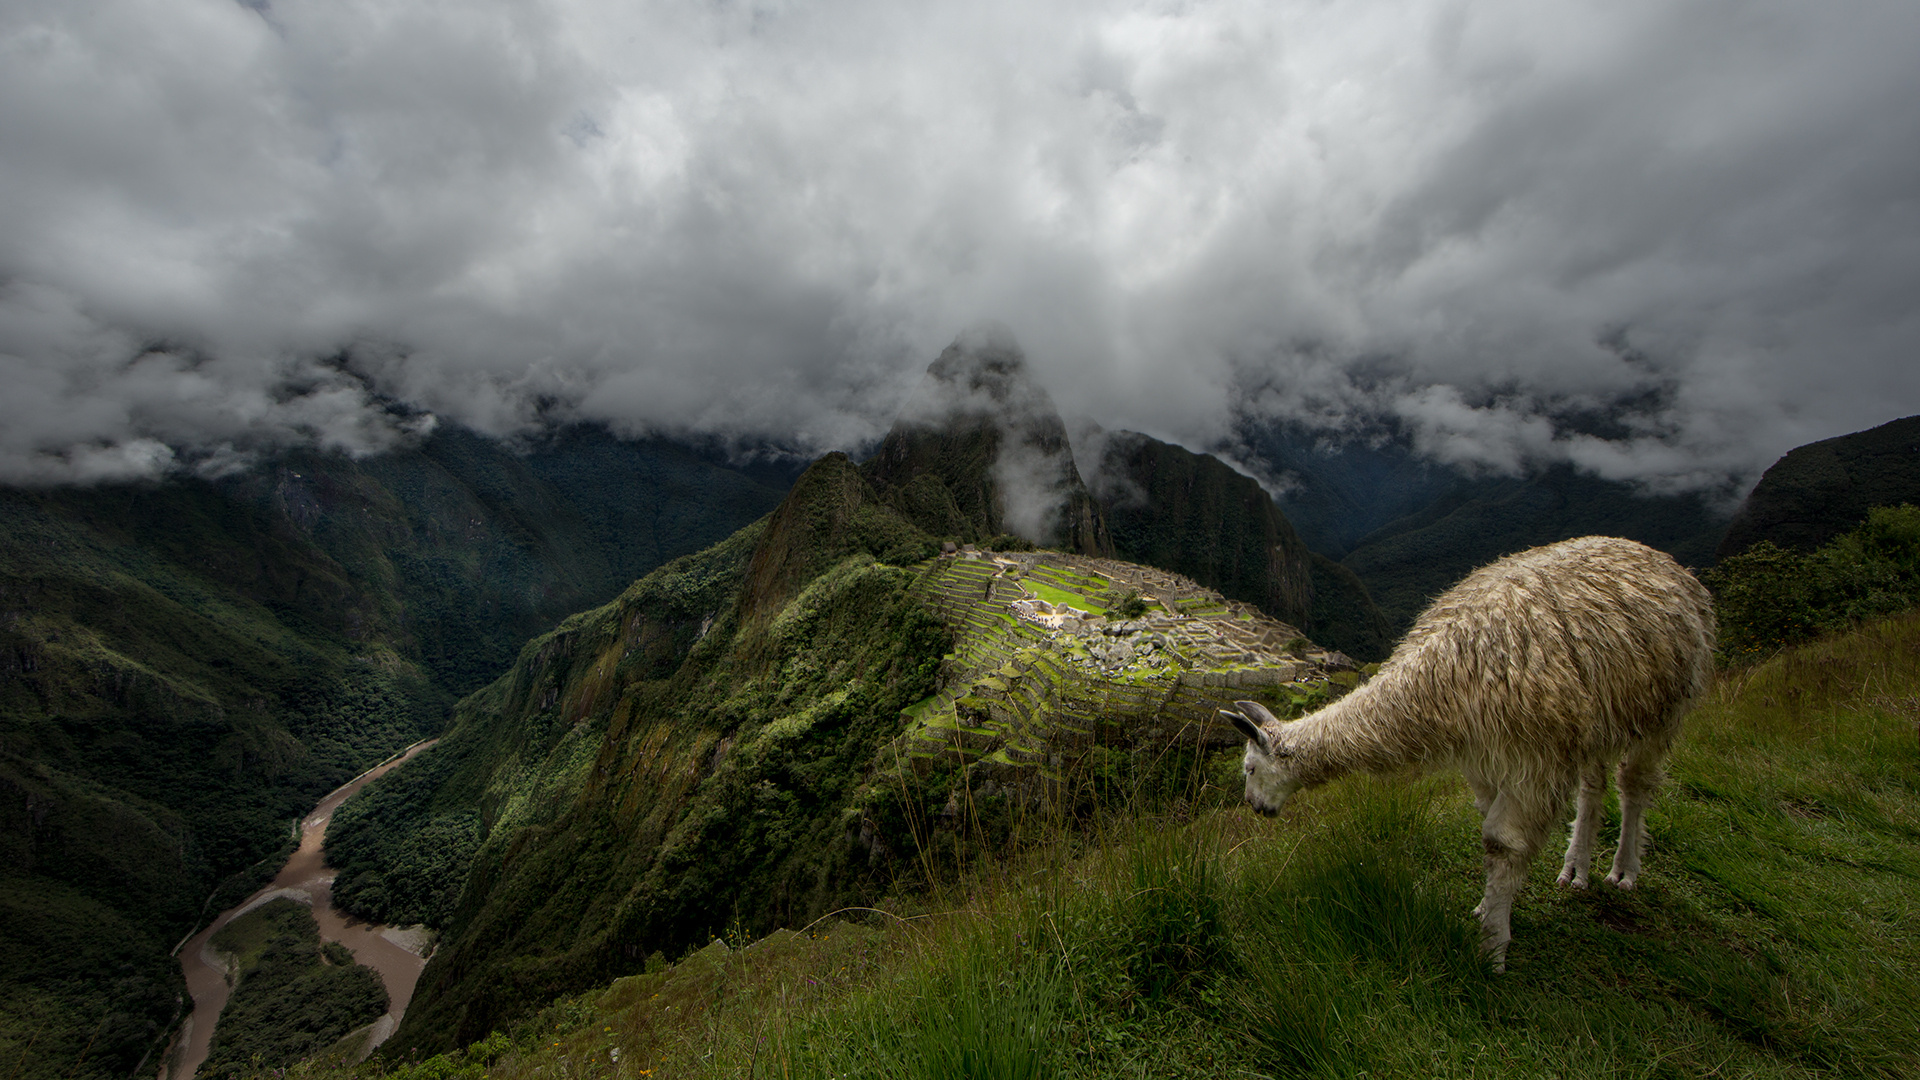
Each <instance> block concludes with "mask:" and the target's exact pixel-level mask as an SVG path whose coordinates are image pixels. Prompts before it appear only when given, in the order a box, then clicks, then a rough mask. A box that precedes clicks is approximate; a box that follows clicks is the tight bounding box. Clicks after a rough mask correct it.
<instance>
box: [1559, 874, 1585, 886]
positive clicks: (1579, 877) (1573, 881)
mask: <svg viewBox="0 0 1920 1080" xmlns="http://www.w3.org/2000/svg"><path fill="white" fill-rule="evenodd" d="M1558 880H1559V883H1560V884H1562V885H1565V886H1567V887H1568V888H1570V889H1584V888H1586V887H1587V876H1586V875H1585V874H1576V873H1574V872H1573V871H1571V870H1562V871H1560V877H1559V879H1558Z"/></svg>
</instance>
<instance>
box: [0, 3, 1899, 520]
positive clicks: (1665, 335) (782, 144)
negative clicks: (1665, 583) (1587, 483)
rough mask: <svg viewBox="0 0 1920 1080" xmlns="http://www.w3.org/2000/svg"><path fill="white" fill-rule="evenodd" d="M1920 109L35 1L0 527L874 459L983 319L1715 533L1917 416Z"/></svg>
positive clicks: (1036, 361)
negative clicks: (67, 490)
mask: <svg viewBox="0 0 1920 1080" xmlns="http://www.w3.org/2000/svg"><path fill="white" fill-rule="evenodd" d="M1916 100H1920V7H1916V6H1915V5H1913V4H1912V3H1911V2H1910V0H1885V2H1870V0H1837V2H1835V3H1830V4H1818V5H1815V4H1806V3H1802V2H1798V0H1750V2H1735V0H1696V2H1680V3H1675V2H1672V0H1659V2H1655V0H1618V2H1614V3H1608V4H1593V3H1573V2H1565V0H1546V2H1542V0H1499V2H1481V3H1470V2H1439V0H1348V2H1339V0H1279V2H1275V0H1262V2H1239V0H1223V2H1217V3H1210V2H1197V3H1177V4H1175V3H1168V4H1121V3H1094V2H1085V3H1058V4H1052V5H1046V6H1037V5H1031V4H996V3H991V2H988V3H981V2H973V3H966V4H926V5H901V4H897V3H880V2H872V3H865V2H859V0H849V2H840V3H822V4H798V3H792V4H781V3H767V4H757V5H755V4H739V3H709V4H699V5H696V4H666V3H644V2H642V3H634V2H621V3H611V2H606V3H602V2H589V0H577V2H560V3H537V2H531V0H513V2H500V3H492V2H490V0H468V2H465V3H461V4H441V3H424V2H411V0H380V2H373V0H266V2H253V3H245V4H243V3H236V2H234V0H167V2H166V3H161V2H159V0H96V2H93V3H89V4H72V3H64V2H59V0H5V3H4V5H3V6H0V190H4V191H5V192H6V193H7V195H6V198H5V199H4V200H0V386H3V387H4V388H5V389H4V391H0V426H3V427H0V479H6V480H12V481H22V480H42V481H45V480H68V479H77V480H85V479H92V478H101V477H111V476H129V475H143V474H152V473H154V472H157V471H163V470H166V469H177V468H195V469H201V470H210V471H218V470H220V469H223V468H230V467H233V466H234V465H235V464H237V463H239V462H243V461H244V460H245V459H246V457H247V455H248V454H250V453H256V452H258V451H260V450H261V449H263V448H267V447H271V446H275V445H283V444H287V443H291V442H318V443H321V444H324V445H329V446H335V447H339V448H342V449H345V450H348V451H350V452H355V453H364V452H372V451H375V450H378V449H379V448H381V447H383V446H387V445H391V444H393V443H394V442H395V441H396V440H399V439H403V438H405V437H406V436H407V435H408V433H409V432H412V431H418V430H421V429H423V428H424V427H425V426H427V425H429V424H430V423H432V422H433V417H435V416H437V417H444V418H449V419H454V420H458V421H460V422H464V423H468V424H472V425H474V426H476V427H479V428H481V429H483V430H487V431H491V432H495V433H500V434H509V433H514V432H519V431H525V430H528V429H530V428H532V427H535V426H537V425H539V424H540V423H543V422H545V421H547V420H551V419H555V418H584V419H596V420H605V421H609V422H612V423H613V424H615V425H616V426H617V427H619V428H621V429H623V430H627V431H635V432H638V431H662V432H674V431H701V432H715V433H720V434H722V435H740V436H749V435H751V436H763V437H771V438H774V439H778V440H782V441H785V442H788V443H790V444H792V445H795V446H798V447H804V448H810V449H821V448H827V447H834V446H850V445H854V444H856V443H859V442H861V441H863V440H866V439H870V438H872V437H873V436H874V435H876V434H877V433H878V432H879V431H880V430H882V429H883V428H884V426H885V424H886V423H887V422H888V421H889V420H890V418H891V417H892V415H893V414H894V412H895V410H896V409H897V408H898V407H899V406H900V405H901V404H902V403H903V401H904V400H905V398H906V396H907V394H909V393H910V392H911V390H912V388H913V387H914V385H915V384H916V382H917V379H918V376H919V373H920V371H921V369H922V368H924V366H925V364H926V363H927V361H928V360H930V359H931V358H932V357H933V356H934V355H936V354H937V353H938V352H939V350H940V348H941V347H942V346H943V345H945V344H946V343H947V342H948V341H950V340H951V339H952V338H953V336H954V334H955V333H956V332H957V331H958V330H959V329H961V328H963V327H966V326H969V325H972V324H974V323H976V322H978V321H979V320H981V319H997V320H999V321H1001V322H1003V323H1005V324H1006V325H1008V326H1009V327H1011V328H1012V330H1013V331H1014V333H1015V334H1016V335H1017V336H1018V338H1019V340H1020V341H1021V343H1022V345H1023V346H1024V347H1025V349H1026V352H1027V354H1028V356H1029V358H1030V360H1031V362H1032V364H1033V365H1034V368H1035V372H1036V375H1037V376H1038V378H1039V379H1040V380H1041V381H1042V382H1044V383H1045V384H1046V385H1047V386H1048V387H1049V389H1051V390H1052V392H1053V396H1054V397H1055V398H1056V399H1057V400H1058V401H1059V402H1060V404H1061V406H1062V408H1063V409H1066V410H1067V411H1069V412H1071V413H1077V414H1082V415H1085V416H1088V417H1091V418H1093V419H1096V420H1098V421H1100V422H1101V423H1103V424H1106V425H1108V426H1110V427H1114V426H1124V427H1134V428H1139V429H1142V430H1147V431H1151V432H1153V433H1155V434H1159V435H1162V436H1165V437H1170V438H1174V439H1176V440H1179V441H1182V442H1186V443H1188V444H1189V445H1197V446H1204V445H1211V444H1215V443H1217V442H1219V441H1220V440H1222V439H1223V438H1225V437H1227V435H1228V433H1229V432H1230V431H1232V430H1233V427H1234V425H1235V424H1236V423H1240V422H1243V421H1246V420H1259V419H1265V418H1281V419H1290V420H1295V421H1300V422H1304V423H1307V424H1309V425H1310V426H1318V427H1324V428H1326V429H1328V430H1329V431H1331V432H1344V431H1355V430H1374V429H1378V427H1379V426H1380V425H1381V424H1383V423H1384V424H1390V425H1392V426H1394V427H1395V428H1396V429H1397V430H1400V431H1403V432H1407V433H1409V434H1410V435H1411V437H1412V438H1413V439H1414V441H1415V444H1416V445H1417V446H1418V447H1419V448H1420V450H1421V451H1422V452H1423V453H1426V454H1429V455H1431V456H1433V457H1435V458H1437V459H1439V460H1443V461H1447V462H1450V463H1454V464H1458V465H1463V466H1467V467H1470V468H1484V469H1493V470H1500V471H1514V470H1519V469H1524V468H1527V467H1530V466H1534V465H1538V464H1541V463H1545V462H1552V461H1572V462H1574V463H1576V464H1577V465H1579V466H1581V467H1583V468H1586V469H1589V470H1591V471H1594V472H1596V473H1599V474H1600V475H1603V476H1609V477H1618V478H1629V479H1636V480H1641V481H1644V482H1646V483H1648V484H1650V485H1652V486H1654V487H1657V488H1664V489H1673V488H1684V487H1697V486H1707V487H1712V486H1715V485H1724V484H1725V483H1726V482H1727V480H1728V478H1730V477H1731V478H1735V479H1740V478H1751V477H1752V476H1753V475H1754V474H1755V473H1756V472H1757V470H1758V469H1759V468H1762V467H1764V466H1765V465H1766V464H1767V463H1769V462H1770V461H1771V460H1772V459H1773V458H1774V457H1775V456H1776V455H1777V454H1779V453H1780V452H1781V451H1783V450H1785V449H1786V448H1788V447H1791V446H1793V445H1796V444H1798V443H1801V442H1805V441H1807V440H1809V439H1813V438H1819V437H1823V436H1826V435H1832V434H1837V433H1840V432H1844V431H1850V430H1855V429H1857V428H1861V427H1865V426H1869V425H1872V424H1875V423H1879V422H1882V421H1885V420H1887V419H1890V418H1892V417H1894V416H1897V415H1902V414H1905V413H1911V412H1913V411H1916V410H1917V409H1920V363H1915V360H1916V359H1917V357H1916V353H1917V352H1920V348H1917V346H1920V306H1917V305H1915V304H1914V302H1913V297H1914V296H1915V295H1920V185H1916V182H1915V177H1920V124H1917V123H1916V122H1915V121H1914V119H1913V110H1912V105H1911V103H1912V102H1913V101H1916ZM1602 415H1606V416H1611V417H1612V418H1613V419H1614V420H1615V421H1617V422H1615V423H1610V424H1600V425H1596V424H1594V423H1592V422H1590V420H1591V418H1592V417H1595V416H1602ZM1582 418H1587V419H1586V420H1583V419H1582Z"/></svg>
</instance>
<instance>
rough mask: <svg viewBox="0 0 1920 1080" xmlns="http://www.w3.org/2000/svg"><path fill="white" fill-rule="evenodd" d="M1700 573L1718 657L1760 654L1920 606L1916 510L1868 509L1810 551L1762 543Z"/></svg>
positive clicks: (1736, 659)
mask: <svg viewBox="0 0 1920 1080" xmlns="http://www.w3.org/2000/svg"><path fill="white" fill-rule="evenodd" d="M1702 576H1703V579H1704V580H1705V582H1706V584H1707V587H1708V588H1710V589H1712V590H1713V594H1714V611H1715V614H1716V615H1717V616H1718V618H1719V622H1720V645H1719V651H1720V656H1721V659H1722V660H1723V661H1724V662H1729V663H1744V662H1750V661H1753V660H1759V659H1764V658H1765V657H1767V656H1770V655H1772V654H1773V653H1775V652H1777V651H1779V650H1780V649H1783V648H1785V647H1787V646H1789V645H1797V644H1799V643H1801V642H1805V641H1810V640H1812V639H1813V638H1816V637H1819V636H1820V635H1822V634H1827V633H1832V632H1835V631H1839V630H1844V629H1846V628H1848V627H1851V626H1853V625H1855V624H1856V623H1858V622H1860V621H1861V620H1863V619H1868V618H1874V617H1877V616H1882V615H1891V614H1894V613H1896V612H1900V611H1904V610H1906V609H1907V608H1910V607H1912V606H1914V605H1915V604H1916V603H1920V507H1914V506H1882V507H1875V508H1874V509H1873V510H1871V511H1869V513H1868V517H1867V521H1866V523H1865V524H1863V525H1861V526H1860V527H1859V528H1858V529H1855V530H1854V531H1853V532H1850V533H1847V534H1845V535H1843V536H1840V537H1837V538H1836V539H1834V540H1833V541H1832V542H1830V543H1828V544H1827V545H1825V546H1824V547H1821V548H1819V549H1817V550H1815V551H1811V552H1797V551H1790V550H1787V549H1785V548H1782V547H1779V546H1778V545H1776V544H1773V543H1772V542H1770V541H1766V540H1762V541H1760V542H1759V543H1757V544H1755V545H1753V546H1752V547H1750V548H1748V549H1747V550H1745V551H1743V552H1741V553H1740V554H1738V555H1734V556H1730V557H1729V558H1726V559H1723V560H1721V562H1720V564H1719V565H1718V566H1716V567H1714V568H1713V569H1711V570H1709V571H1707V572H1706V573H1705V574H1704V575H1702Z"/></svg>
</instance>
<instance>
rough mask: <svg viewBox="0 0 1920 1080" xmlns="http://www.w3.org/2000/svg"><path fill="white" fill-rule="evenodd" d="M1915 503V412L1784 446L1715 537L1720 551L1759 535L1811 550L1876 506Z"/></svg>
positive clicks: (1919, 447)
mask: <svg viewBox="0 0 1920 1080" xmlns="http://www.w3.org/2000/svg"><path fill="white" fill-rule="evenodd" d="M1902 503H1913V504H1916V505H1920V416H1909V417H1907V418H1905V419H1903V420H1895V421H1893V422H1891V423H1887V424H1882V425H1880V426H1879V427H1877V428H1871V429H1869V430H1867V431H1856V432H1854V433H1853V434H1851V435H1842V436H1839V437H1838V438H1833V439H1823V440H1821V441H1820V442H1816V443H1808V444H1807V445H1805V446H1802V447H1799V448H1797V449H1794V450H1792V451H1789V452H1788V453H1787V455H1786V456H1785V457H1783V458H1781V459H1780V460H1779V461H1776V462H1774V463H1773V467H1772V468H1770V469H1768V470H1767V471H1766V474H1765V475H1763V476H1762V477H1761V478H1760V483H1759V484H1757V485H1755V486H1754V489H1753V491H1752V493H1751V494H1749V495H1748V496H1747V499H1746V502H1745V503H1743V504H1742V505H1741V507H1740V512H1739V513H1738V514H1736V515H1734V519H1733V523H1732V524H1731V525H1729V526H1728V527H1727V532H1726V536H1725V538H1723V539H1722V540H1721V541H1720V545H1719V550H1718V556H1719V557H1720V558H1726V557H1727V556H1730V555H1737V554H1739V553H1740V552H1742V551H1745V550H1747V549H1748V548H1749V547H1752V546H1753V545H1754V544H1755V543H1757V542H1759V541H1761V540H1770V541H1772V542H1773V543H1775V544H1777V545H1779V546H1780V547H1783V548H1788V549H1790V550H1794V551H1811V550H1813V549H1814V548H1817V547H1819V546H1820V545H1822V544H1824V543H1826V542H1827V541H1829V540H1832V539H1833V538H1834V537H1836V536H1839V535H1840V534H1841V533H1844V532H1846V531H1847V530H1849V529H1852V528H1854V527H1855V526H1857V525H1859V524H1860V523H1861V522H1863V521H1865V520H1866V519H1867V511H1868V510H1869V509H1871V508H1873V507H1876V506H1898V505H1900V504H1902Z"/></svg>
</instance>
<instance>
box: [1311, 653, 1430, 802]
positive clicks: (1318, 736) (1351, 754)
mask: <svg viewBox="0 0 1920 1080" xmlns="http://www.w3.org/2000/svg"><path fill="white" fill-rule="evenodd" d="M1392 682H1393V680H1390V679H1389V680H1382V679H1375V680H1374V681H1372V682H1369V683H1366V684H1364V685H1362V686H1359V687H1357V688H1355V689H1354V690H1353V691H1352V692H1351V693H1349V694H1348V695H1347V696H1345V697H1343V698H1341V699H1340V700H1339V701H1336V702H1334V703H1333V704H1331V705H1328V706H1327V707H1326V708H1324V709H1321V710H1320V711H1319V712H1316V713H1314V714H1312V715H1311V716H1306V717H1302V718H1301V719H1299V720H1295V721H1294V722H1292V723H1290V724H1283V725H1281V733H1282V735H1281V737H1282V739H1283V740H1284V745H1285V746H1286V747H1287V749H1289V750H1291V751H1292V752H1293V767H1294V769H1295V770H1296V771H1297V773H1298V774H1299V776H1300V779H1301V781H1302V782H1303V783H1304V784H1305V785H1306V786H1308V787H1312V786H1315V785H1318V784H1324V783H1326V782H1327V781H1329V780H1334V779H1337V778H1339V777H1341V776H1345V775H1346V774H1347V773H1351V772H1370V773H1377V772H1390V771H1392V770H1395V769H1400V768H1404V767H1406V766H1409V765H1420V764H1425V763H1428V762H1430V761H1432V760H1433V759H1434V758H1436V757H1439V756H1441V755H1443V754H1444V753H1445V752H1446V749H1447V748H1445V747H1440V746H1434V745H1430V744H1431V741H1432V734H1433V733H1432V732H1430V731H1423V730H1422V728H1423V726H1422V725H1421V724H1419V723H1418V722H1417V721H1418V718H1417V717H1414V716H1411V715H1409V714H1407V711H1406V709H1405V708H1404V707H1403V705H1404V703H1403V695H1400V694H1396V693H1394V692H1393V691H1394V690H1395V689H1396V687H1394V686H1393V685H1392Z"/></svg>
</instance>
